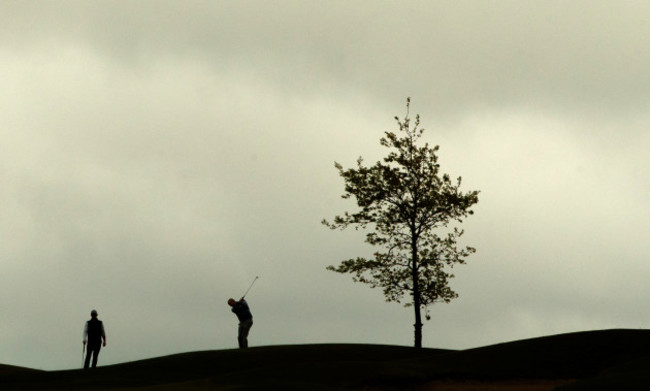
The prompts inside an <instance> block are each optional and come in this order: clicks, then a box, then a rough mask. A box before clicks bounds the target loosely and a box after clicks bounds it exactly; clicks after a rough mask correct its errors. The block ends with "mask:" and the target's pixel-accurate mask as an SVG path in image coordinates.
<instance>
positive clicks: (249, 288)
mask: <svg viewBox="0 0 650 391" xmlns="http://www.w3.org/2000/svg"><path fill="white" fill-rule="evenodd" d="M258 278H260V277H259V276H255V278H254V279H253V282H251V285H250V286H249V287H248V289H246V292H244V295H243V296H242V297H241V298H242V299H243V298H244V297H246V295H247V294H248V291H250V290H251V288H252V287H253V284H255V281H257V279H258Z"/></svg>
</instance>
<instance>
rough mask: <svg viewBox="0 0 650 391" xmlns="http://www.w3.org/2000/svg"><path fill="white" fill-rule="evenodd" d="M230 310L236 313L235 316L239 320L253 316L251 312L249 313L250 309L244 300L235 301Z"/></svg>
mask: <svg viewBox="0 0 650 391" xmlns="http://www.w3.org/2000/svg"><path fill="white" fill-rule="evenodd" d="M232 312H234V313H235V315H237V318H238V319H239V320H247V319H252V318H253V314H251V310H250V308H248V304H247V303H246V302H245V301H243V302H237V303H235V305H234V306H233V307H232Z"/></svg>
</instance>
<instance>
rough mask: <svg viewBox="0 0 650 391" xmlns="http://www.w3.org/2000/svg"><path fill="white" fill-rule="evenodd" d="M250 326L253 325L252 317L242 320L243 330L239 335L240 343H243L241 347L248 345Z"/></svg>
mask: <svg viewBox="0 0 650 391" xmlns="http://www.w3.org/2000/svg"><path fill="white" fill-rule="evenodd" d="M251 327H253V320H252V319H250V320H247V321H245V322H243V327H242V329H243V330H242V333H241V336H242V343H243V345H244V346H243V347H245V348H247V347H248V332H249V331H251Z"/></svg>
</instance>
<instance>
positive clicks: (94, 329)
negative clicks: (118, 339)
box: [88, 319, 103, 342]
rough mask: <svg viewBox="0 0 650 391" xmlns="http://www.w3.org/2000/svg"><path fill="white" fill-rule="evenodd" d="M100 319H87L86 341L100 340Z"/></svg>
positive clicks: (101, 328)
mask: <svg viewBox="0 0 650 391" xmlns="http://www.w3.org/2000/svg"><path fill="white" fill-rule="evenodd" d="M102 330H103V327H102V321H101V320H99V319H91V320H89V321H88V341H89V342H100V341H101V339H102V334H103V333H102Z"/></svg>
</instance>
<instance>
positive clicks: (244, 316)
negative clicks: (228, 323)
mask: <svg viewBox="0 0 650 391" xmlns="http://www.w3.org/2000/svg"><path fill="white" fill-rule="evenodd" d="M257 278H258V277H255V280H253V283H255V281H256V280H257ZM252 286H253V284H251V286H250V287H249V288H248V290H247V291H246V293H248V291H249V290H250V289H251V287H252ZM246 293H244V296H242V297H241V299H239V301H235V299H233V298H232V297H231V298H230V299H228V305H229V306H231V307H232V309H231V311H232V312H234V313H235V315H237V319H239V329H238V331H237V342H238V343H239V348H240V349H244V348H247V347H248V332H249V331H250V330H251V327H253V314H251V310H250V308H248V303H246V300H244V297H245V296H246Z"/></svg>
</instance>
